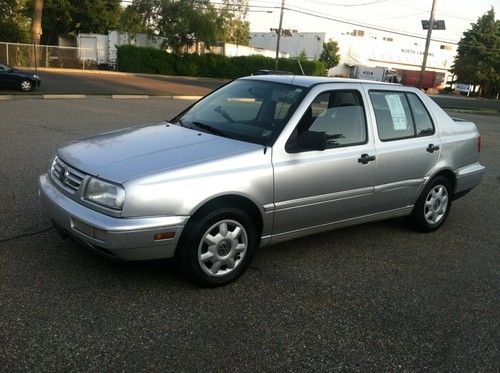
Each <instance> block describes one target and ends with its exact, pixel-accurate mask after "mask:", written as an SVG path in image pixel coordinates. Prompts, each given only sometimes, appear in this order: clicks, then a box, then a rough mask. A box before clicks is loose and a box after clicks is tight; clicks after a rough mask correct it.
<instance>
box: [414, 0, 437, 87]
mask: <svg viewBox="0 0 500 373" xmlns="http://www.w3.org/2000/svg"><path fill="white" fill-rule="evenodd" d="M436 3H437V0H432V9H431V16H430V18H429V29H428V30H427V39H426V41H425V50H424V59H423V61H422V69H421V70H420V77H419V78H418V86H417V87H418V88H419V89H422V85H423V83H424V73H425V67H426V66H427V55H428V54H429V46H430V44H431V35H432V29H433V27H434V19H435V17H434V16H435V14H436Z"/></svg>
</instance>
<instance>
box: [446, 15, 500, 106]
mask: <svg viewBox="0 0 500 373" xmlns="http://www.w3.org/2000/svg"><path fill="white" fill-rule="evenodd" d="M452 72H453V73H454V74H456V75H457V77H458V81H460V82H463V83H469V84H474V85H480V93H481V96H490V97H492V96H496V94H497V93H498V92H499V91H500V21H498V20H495V11H494V9H493V8H491V9H490V10H489V11H488V12H486V13H485V14H484V15H483V16H481V17H479V18H478V20H477V22H476V23H473V24H471V28H470V29H469V30H467V31H465V32H464V33H463V36H462V39H460V41H459V43H458V48H457V55H456V57H455V61H454V63H453V66H452Z"/></svg>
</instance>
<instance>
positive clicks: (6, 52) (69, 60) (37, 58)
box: [0, 42, 98, 70]
mask: <svg viewBox="0 0 500 373" xmlns="http://www.w3.org/2000/svg"><path fill="white" fill-rule="evenodd" d="M97 53H98V51H97V50H95V49H87V48H78V47H59V46H53V45H37V46H36V47H35V46H34V45H33V44H21V43H5V42H0V62H3V63H5V64H7V65H10V66H16V67H25V68H34V67H35V66H36V67H55V68H72V69H83V70H86V69H89V70H92V69H96V68H97Z"/></svg>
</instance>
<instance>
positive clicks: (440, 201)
mask: <svg viewBox="0 0 500 373" xmlns="http://www.w3.org/2000/svg"><path fill="white" fill-rule="evenodd" d="M447 208H448V191H447V190H446V188H445V187H444V186H443V185H436V186H435V187H434V188H432V189H431V190H430V191H429V194H427V197H426V199H425V205H424V216H425V220H426V221H427V223H429V224H432V225H434V224H437V223H439V222H440V221H441V220H442V219H443V218H444V216H445V215H446V209H447Z"/></svg>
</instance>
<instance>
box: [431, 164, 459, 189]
mask: <svg viewBox="0 0 500 373" xmlns="http://www.w3.org/2000/svg"><path fill="white" fill-rule="evenodd" d="M437 176H444V177H445V178H446V179H447V180H448V181H449V182H450V184H451V192H452V193H455V188H456V186H457V175H455V172H453V170H452V169H451V168H443V169H441V170H439V171H437V172H436V173H434V174H433V175H432V176H431V177H429V180H428V181H427V183H429V181H431V180H432V179H434V178H435V177H437ZM427 183H426V184H427Z"/></svg>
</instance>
